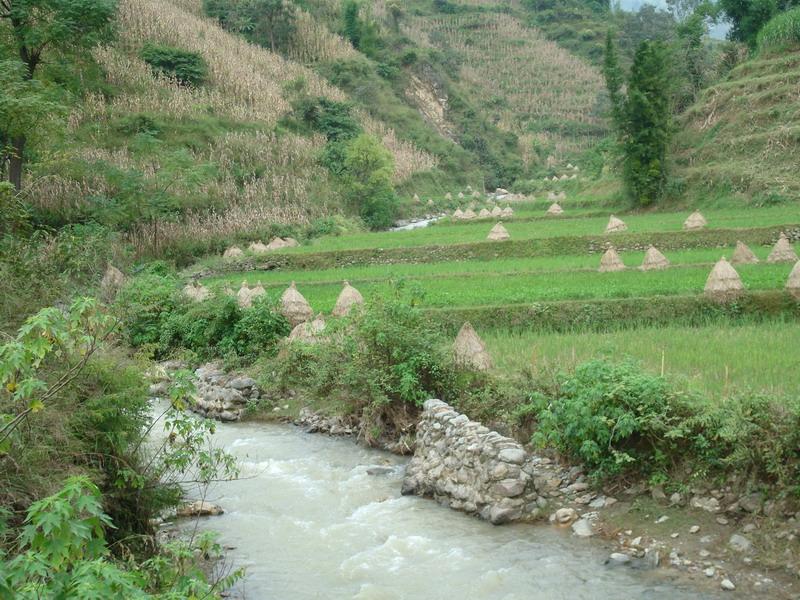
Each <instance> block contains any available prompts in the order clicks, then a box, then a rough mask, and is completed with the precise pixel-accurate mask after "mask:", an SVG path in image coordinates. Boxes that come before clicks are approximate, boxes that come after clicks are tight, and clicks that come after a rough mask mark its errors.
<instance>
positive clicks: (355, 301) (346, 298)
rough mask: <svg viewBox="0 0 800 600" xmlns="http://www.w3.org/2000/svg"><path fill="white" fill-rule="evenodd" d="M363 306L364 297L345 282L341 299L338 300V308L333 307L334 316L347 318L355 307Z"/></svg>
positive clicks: (340, 295)
mask: <svg viewBox="0 0 800 600" xmlns="http://www.w3.org/2000/svg"><path fill="white" fill-rule="evenodd" d="M363 304H364V297H363V296H362V295H361V294H360V293H359V291H358V290H357V289H356V288H354V287H353V286H352V285H350V284H349V283H348V282H347V281H345V282H344V287H343V288H342V291H341V293H340V294H339V298H338V299H337V300H336V306H334V307H333V316H334V317H345V316H347V315H348V314H349V313H350V311H351V310H352V308H353V307H354V306H361V305H363Z"/></svg>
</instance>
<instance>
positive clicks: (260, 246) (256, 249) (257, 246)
mask: <svg viewBox="0 0 800 600" xmlns="http://www.w3.org/2000/svg"><path fill="white" fill-rule="evenodd" d="M247 249H248V250H250V252H252V253H254V254H263V253H264V252H269V247H267V246H266V245H265V244H264V243H263V242H262V241H261V240H258V241H257V242H253V243H252V244H250V246H248V248H247Z"/></svg>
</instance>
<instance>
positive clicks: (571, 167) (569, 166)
mask: <svg viewBox="0 0 800 600" xmlns="http://www.w3.org/2000/svg"><path fill="white" fill-rule="evenodd" d="M567 168H568V169H569V170H570V171H571V170H572V169H574V168H575V167H573V166H572V163H567Z"/></svg>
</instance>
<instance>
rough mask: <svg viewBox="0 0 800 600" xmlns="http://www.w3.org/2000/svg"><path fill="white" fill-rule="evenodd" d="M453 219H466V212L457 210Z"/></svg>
mask: <svg viewBox="0 0 800 600" xmlns="http://www.w3.org/2000/svg"><path fill="white" fill-rule="evenodd" d="M453 218H454V219H463V218H464V211H462V210H461V209H460V208H457V209H456V210H455V212H454V213H453Z"/></svg>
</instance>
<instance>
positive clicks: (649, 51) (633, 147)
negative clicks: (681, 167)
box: [622, 41, 672, 206]
mask: <svg viewBox="0 0 800 600" xmlns="http://www.w3.org/2000/svg"><path fill="white" fill-rule="evenodd" d="M671 114H672V111H671V108H670V85H669V65H668V61H667V49H666V47H665V45H664V44H663V43H662V42H651V41H644V42H642V43H641V44H640V45H639V48H638V49H637V50H636V55H635V57H634V60H633V66H632V67H631V73H630V77H629V78H628V97H627V101H626V103H625V118H624V125H623V132H622V133H623V142H622V147H623V155H624V169H623V176H624V179H625V185H626V187H627V190H628V194H629V195H630V197H631V199H632V200H633V202H634V203H635V204H637V205H640V206H644V205H648V204H652V203H653V202H656V201H657V200H658V199H659V198H660V197H661V195H662V193H663V190H664V184H665V182H666V177H667V170H666V158H667V145H668V143H669V138H670V134H671V130H672V120H671Z"/></svg>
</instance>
